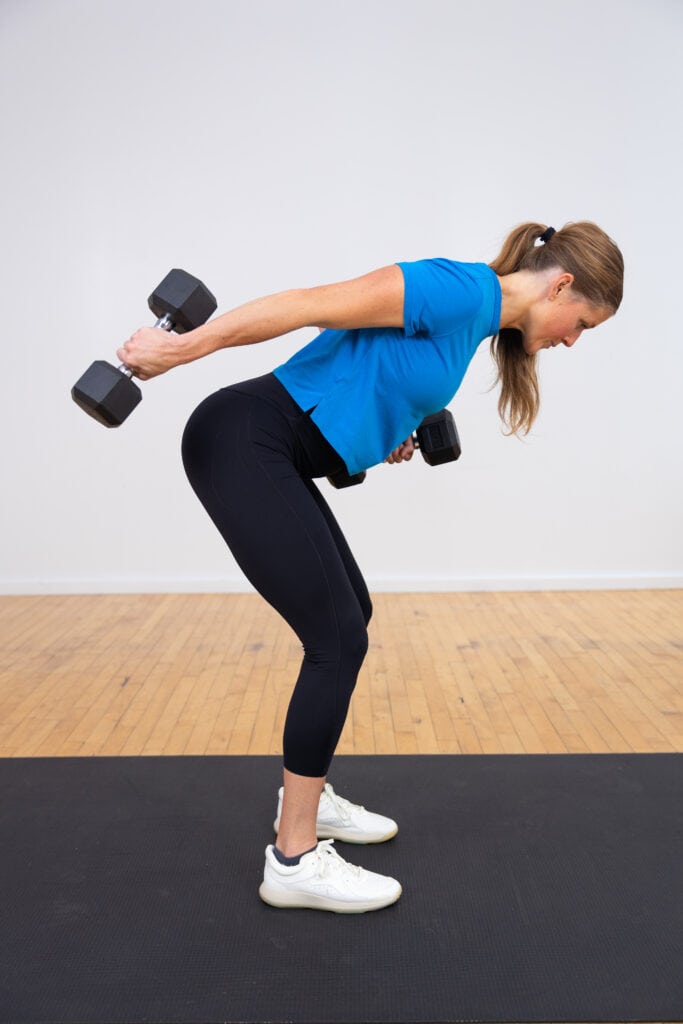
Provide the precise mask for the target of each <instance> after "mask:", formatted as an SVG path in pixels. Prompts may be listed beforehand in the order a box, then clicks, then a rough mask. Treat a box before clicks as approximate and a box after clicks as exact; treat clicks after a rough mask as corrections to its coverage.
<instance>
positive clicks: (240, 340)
mask: <svg viewBox="0 0 683 1024" xmlns="http://www.w3.org/2000/svg"><path fill="white" fill-rule="evenodd" d="M308 294H309V293H308V292H307V290H306V289H293V290H290V291H286V292H277V293H276V294H275V295H266V296H264V297H263V298H260V299H254V300H253V301H251V302H246V303H245V304H244V305H243V306H237V307H236V308H235V309H231V310H230V311H229V312H228V313H223V314H222V315H221V316H217V317H216V318H215V319H213V320H210V321H209V323H207V324H202V326H201V327H197V328H195V330H194V331H188V333H187V334H185V335H183V336H182V338H179V339H178V340H179V342H180V344H181V346H182V348H183V349H184V354H185V355H186V357H187V358H186V359H184V360H183V361H184V362H191V361H192V360H194V359H200V358H201V357H202V356H207V355H209V354H210V353H211V352H217V351H218V350H219V349H222V348H232V347H233V346H236V345H253V344H255V343H256V342H259V341H268V340H269V339H270V338H279V337H280V336H281V335H282V334H289V332H290V331H296V330H298V328H300V327H312V326H315V325H314V324H313V323H312V322H311V319H310V316H311V313H312V309H311V302H310V299H308Z"/></svg>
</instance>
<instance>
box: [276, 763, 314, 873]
mask: <svg viewBox="0 0 683 1024" xmlns="http://www.w3.org/2000/svg"><path fill="white" fill-rule="evenodd" d="M283 779H284V795H283V798H282V812H281V814H280V828H279V831H278V836H277V841H276V846H277V848H278V850H279V851H280V853H282V854H284V856H285V857H298V856H299V854H301V853H305V852H306V851H308V850H311V849H312V848H313V847H314V846H315V845H316V844H317V842H318V837H317V835H316V819H317V817H318V804H319V802H320V793H321V792H322V788H323V785H324V783H325V778H324V776H323V777H321V778H311V777H310V776H308V775H295V774H294V773H293V772H289V771H287V769H286V768H285V769H283Z"/></svg>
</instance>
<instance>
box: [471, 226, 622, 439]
mask: <svg viewBox="0 0 683 1024" xmlns="http://www.w3.org/2000/svg"><path fill="white" fill-rule="evenodd" d="M541 238H543V239H544V241H540V240H541ZM539 241H540V244H539ZM489 266H490V267H491V269H492V270H493V271H494V272H495V273H496V274H497V275H498V277H506V276H507V275H510V274H518V276H519V280H520V281H523V282H524V284H525V291H526V293H527V295H528V294H530V293H532V294H534V295H535V296H537V299H536V300H535V301H534V302H531V303H529V302H527V303H526V304H525V306H524V310H523V315H521V314H520V318H519V319H518V318H514V320H515V324H516V326H514V327H503V328H501V330H500V332H499V334H498V335H497V336H496V337H495V338H494V339H493V341H492V343H491V352H492V355H493V358H494V360H495V362H496V364H497V366H498V377H497V380H496V383H497V382H498V381H501V383H502V388H501V394H500V398H499V402H498V409H499V412H500V415H501V417H502V419H503V420H504V421H505V422H506V423H507V424H508V425H509V427H510V431H511V432H512V433H518V432H519V431H520V430H523V431H524V432H525V433H528V431H529V429H530V428H531V425H532V423H533V421H534V419H535V418H536V416H537V415H538V408H539V404H540V401H539V389H538V377H537V373H536V357H537V354H538V352H539V351H540V349H542V348H549V347H551V346H554V345H555V344H560V343H562V344H565V345H568V346H569V345H572V344H574V342H575V341H576V339H577V337H578V336H579V335H580V334H581V332H582V331H583V330H585V329H586V328H588V327H594V326H597V325H598V324H599V323H602V322H603V321H604V320H606V319H607V318H608V317H610V316H613V315H614V314H615V313H616V311H617V309H618V308H619V306H620V304H621V299H622V294H623V282H624V261H623V257H622V255H621V252H620V251H619V248H618V247H617V245H616V244H615V243H614V242H613V241H612V239H611V238H610V237H609V235H607V234H605V232H604V231H603V230H602V229H601V228H599V227H598V225H597V224H593V223H592V222H590V221H579V222H576V223H570V224H566V225H565V226H564V227H563V228H561V229H560V230H558V231H553V229H550V228H548V227H547V226H546V225H544V224H535V223H527V224H521V225H520V226H519V227H517V228H515V229H514V230H513V231H511V232H510V234H509V235H508V237H507V238H506V240H505V242H504V244H503V248H502V250H501V252H500V254H499V255H498V256H497V258H496V259H495V260H494V261H493V262H492V263H490V264H489ZM520 272H521V273H520ZM515 280H517V279H515ZM530 285H531V289H530V288H529V286H530Z"/></svg>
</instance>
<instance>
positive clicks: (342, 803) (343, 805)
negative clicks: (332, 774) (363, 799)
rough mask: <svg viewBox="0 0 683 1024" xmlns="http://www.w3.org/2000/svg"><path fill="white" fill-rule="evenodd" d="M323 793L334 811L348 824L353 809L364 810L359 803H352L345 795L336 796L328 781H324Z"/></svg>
mask: <svg viewBox="0 0 683 1024" xmlns="http://www.w3.org/2000/svg"><path fill="white" fill-rule="evenodd" d="M325 794H326V796H327V798H328V800H329V801H330V803H331V804H332V806H333V807H334V809H335V811H336V812H337V814H338V815H339V817H340V818H341V819H342V821H344V823H345V824H348V822H349V820H350V818H351V815H352V814H353V812H354V811H361V812H362V811H364V810H365V808H364V807H361V806H360V804H352V803H351V801H350V800H347V799H346V798H345V797H343V796H338V795H337V794H336V793H335V791H334V790H333V789H332V786H331V785H330V783H329V782H326V783H325Z"/></svg>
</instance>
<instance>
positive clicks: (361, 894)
mask: <svg viewBox="0 0 683 1024" xmlns="http://www.w3.org/2000/svg"><path fill="white" fill-rule="evenodd" d="M333 842H334V840H333V839H327V840H324V841H323V842H320V843H318V845H317V846H316V848H315V850H311V852H310V853H306V854H304V856H303V857H302V858H301V860H300V861H299V863H298V864H296V865H294V866H293V867H287V866H286V865H284V864H280V862H279V860H278V859H277V857H276V856H275V854H274V853H273V847H272V846H267V847H266V866H265V869H264V872H263V882H262V884H261V886H260V888H259V896H260V897H261V899H262V900H263V901H264V903H269V904H270V906H271V907H308V908H309V909H311V910H333V911H334V912H335V913H337V914H364V913H365V912H366V911H367V910H380V909H381V908H382V907H388V906H389V904H390V903H395V902H396V900H397V899H398V898H399V896H400V895H401V893H402V891H403V890H402V889H401V886H400V885H399V883H398V882H397V881H396V879H395V878H389V877H387V876H386V875H378V874H376V873H375V872H374V871H366V870H365V868H360V867H356V866H355V865H353V864H347V862H346V861H345V860H344V859H343V858H342V857H340V856H339V854H338V853H337V851H336V850H334V849H333V848H332V844H333Z"/></svg>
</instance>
